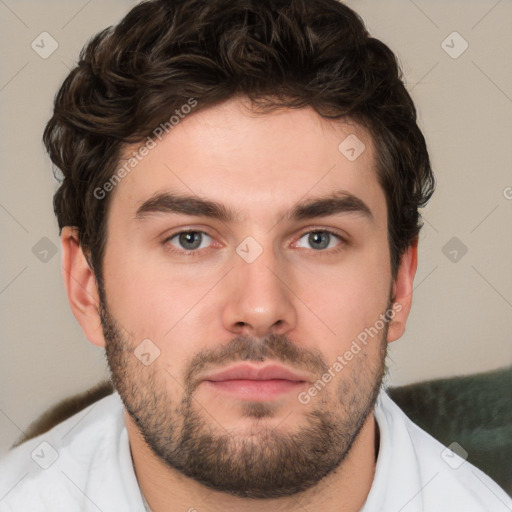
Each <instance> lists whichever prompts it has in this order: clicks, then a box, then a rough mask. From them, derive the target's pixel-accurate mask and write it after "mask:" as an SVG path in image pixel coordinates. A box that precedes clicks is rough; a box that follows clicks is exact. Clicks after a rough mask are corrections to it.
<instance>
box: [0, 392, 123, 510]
mask: <svg viewBox="0 0 512 512" xmlns="http://www.w3.org/2000/svg"><path fill="white" fill-rule="evenodd" d="M123 410H124V409H123V405H122V402H121V399H120V397H119V395H118V394H117V393H114V394H112V395H109V396H107V397H105V398H103V399H101V400H99V401H97V402H95V403H93V404H92V405H90V406H88V407H87V408H85V409H83V410H82V411H80V412H79V413H77V414H75V415H73V416H71V417H70V418H68V419H67V420H65V421H63V422H62V423H59V424H58V425H56V426H55V427H53V428H52V429H51V430H49V431H48V432H46V433H44V434H41V435H39V436H37V437H35V438H33V439H30V440H29V441H26V442H25V443H23V444H21V445H19V446H17V447H16V448H14V449H12V450H11V451H10V452H9V453H8V454H7V456H6V457H5V458H4V459H3V460H2V461H1V462H0V499H1V501H0V508H1V510H2V511H4V510H5V511H9V510H13V511H14V510H31V511H34V512H36V511H47V510H48V511H49V510H52V511H60V510H62V511H64V510H66V511H69V512H71V511H72V510H97V507H98V506H99V507H100V508H101V506H100V505H99V503H95V500H96V501H101V500H102V499H103V497H102V496H101V495H99V496H95V493H97V488H99V487H103V488H105V486H107V487H108V486H109V485H111V486H113V487H114V488H115V486H119V478H120V473H122V471H120V468H119V465H120V464H121V463H122V462H123V460H124V462H125V463H126V464H125V466H127V463H128V462H129V443H128V439H127V433H126V428H125V426H124V418H123ZM127 458H128V460H126V459H127ZM129 466H130V467H129V468H128V470H129V469H131V463H130V465H129ZM132 471H133V470H132ZM106 510H110V509H109V508H107V509H106Z"/></svg>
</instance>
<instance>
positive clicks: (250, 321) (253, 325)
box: [222, 248, 297, 337]
mask: <svg viewBox="0 0 512 512" xmlns="http://www.w3.org/2000/svg"><path fill="white" fill-rule="evenodd" d="M285 266H286V262H284V261H282V262H280V263H278V262H277V261H276V258H275V256H274V251H272V249H269V248H265V249H264V250H263V252H262V253H261V254H260V255H259V257H258V258H256V260H254V261H252V262H251V263H249V262H247V261H245V260H244V259H243V258H242V257H239V256H238V254H236V253H235V254H234V268H233V270H232V271H231V272H229V274H228V276H226V278H227V281H226V283H225V286H224V288H223V291H224V292H225V294H226V295H225V301H224V308H223V315H222V316H223V324H224V327H225V328H226V329H228V330H229V331H231V332H232V333H234V334H237V335H240V334H242V335H248V336H252V337H264V336H268V335H269V334H284V333H286V332H288V331H290V330H292V329H294V328H295V326H296V323H297V310H296V300H297V299H296V298H295V296H294V294H293V291H292V290H293V284H292V283H291V282H290V281H291V272H290V271H289V269H288V270H287V269H286V268H285Z"/></svg>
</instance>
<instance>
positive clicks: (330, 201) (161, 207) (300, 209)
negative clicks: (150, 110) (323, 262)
mask: <svg viewBox="0 0 512 512" xmlns="http://www.w3.org/2000/svg"><path fill="white" fill-rule="evenodd" d="M159 213H174V214H181V215H190V216H194V217H208V218H212V219H217V220H220V221H222V222H225V223H235V222H239V221H240V220H241V217H240V215H238V214H237V212H235V211H234V210H232V209H231V208H229V207H227V206H225V205H224V204H222V203H219V202H217V201H213V200H210V199H203V198H200V197H197V196H189V195H179V194H172V193H159V194H156V195H154V196H152V197H150V198H149V199H147V200H146V201H144V202H143V203H142V205H141V206H140V207H139V208H138V209H137V213H136V214H135V219H137V220H145V219H146V218H147V217H148V216H151V215H153V214H159ZM338 214H356V215H361V216H363V217H364V218H366V219H367V220H369V221H370V222H374V220H375V219H374V217H373V214H372V212H371V210H370V208H369V207H368V206H367V204H366V203H365V202H364V201H363V200H362V199H360V198H359V197H357V196H355V195H353V194H351V193H350V192H347V191H345V190H341V191H337V192H334V193H332V194H329V195H328V196H324V197H318V198H314V199H310V200H306V201H303V202H299V203H297V204H296V205H294V206H293V207H292V208H291V209H290V210H288V211H286V212H281V213H280V215H279V216H278V220H277V222H282V221H290V220H304V219H311V218H315V217H328V216H331V215H338Z"/></svg>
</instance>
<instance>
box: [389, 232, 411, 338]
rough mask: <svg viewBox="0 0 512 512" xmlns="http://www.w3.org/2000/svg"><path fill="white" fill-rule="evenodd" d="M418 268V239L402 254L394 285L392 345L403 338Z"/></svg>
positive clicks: (391, 328)
mask: <svg viewBox="0 0 512 512" xmlns="http://www.w3.org/2000/svg"><path fill="white" fill-rule="evenodd" d="M417 266H418V238H417V237H416V238H415V240H414V241H413V243H412V244H411V245H410V246H409V248H408V249H407V250H406V251H405V252H404V253H403V254H402V258H401V260H400V266H399V268H398V272H397V276H396V279H395V281H394V283H393V299H394V300H393V310H394V311H395V315H394V316H393V318H392V319H391V320H390V322H389V330H388V339H387V341H388V342H389V343H391V342H392V341H395V340H397V339H399V338H401V337H402V335H403V334H404V332H405V325H406V322H407V318H408V316H409V312H410V310H411V306H412V291H413V283H414V276H415V275H416V269H417Z"/></svg>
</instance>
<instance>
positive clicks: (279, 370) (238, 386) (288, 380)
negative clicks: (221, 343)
mask: <svg viewBox="0 0 512 512" xmlns="http://www.w3.org/2000/svg"><path fill="white" fill-rule="evenodd" d="M308 383H309V380H308V376H307V375H303V374H300V373H297V372H295V371H293V370H290V369H289V368H285V367H284V366H280V365H275V364H272V365H267V366H261V365H258V366H255V365H251V364H247V363H245V364H239V365H236V366H232V367H230V368H227V369H225V370H222V371H220V372H216V373H212V374H210V375H207V376H205V377H204V378H203V379H202V384H204V385H205V386H207V387H208V388H209V389H211V390H212V391H215V392H218V393H222V394H227V395H230V396H232V397H234V398H238V399H241V400H251V401H268V400H272V399H274V398H277V397H280V396H282V395H285V394H288V393H291V392H298V391H299V390H300V389H301V388H302V387H304V386H305V385H307V384H308Z"/></svg>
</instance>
